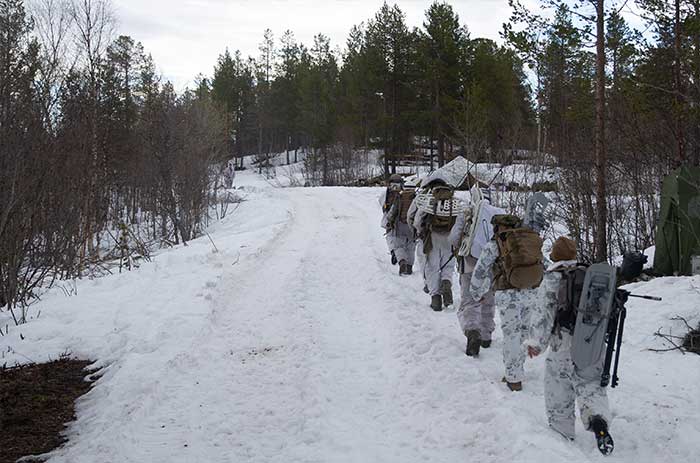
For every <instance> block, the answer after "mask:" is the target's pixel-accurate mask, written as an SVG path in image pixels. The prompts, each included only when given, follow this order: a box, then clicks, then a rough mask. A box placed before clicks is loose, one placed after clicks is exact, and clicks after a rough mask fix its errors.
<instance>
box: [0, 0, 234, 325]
mask: <svg viewBox="0 0 700 463" xmlns="http://www.w3.org/2000/svg"><path fill="white" fill-rule="evenodd" d="M28 10H30V11H31V12H30V11H28ZM112 29H113V20H112V15H111V11H110V3H109V1H108V0H72V1H70V2H66V1H61V0H37V1H36V2H34V3H32V4H31V5H25V2H23V1H21V0H0V185H1V187H0V306H3V305H5V304H7V305H8V308H9V309H10V310H12V311H13V315H14V316H15V321H16V322H17V323H21V322H22V321H23V319H24V317H25V316H26V310H25V306H26V304H27V303H28V301H30V300H31V299H33V298H34V297H35V296H37V295H38V290H39V288H40V287H42V286H45V285H46V284H48V282H50V281H53V280H54V279H65V278H75V277H80V276H84V275H86V273H88V272H91V271H93V270H95V269H99V268H100V266H101V262H103V261H104V260H105V259H110V258H114V257H119V256H120V255H121V257H123V255H124V252H125V248H128V247H130V246H131V247H138V248H139V254H142V255H147V253H148V249H149V248H150V247H151V246H158V245H162V244H163V243H179V242H186V241H188V240H190V239H191V238H193V237H194V236H196V235H197V234H198V233H199V232H200V231H201V230H202V228H203V226H204V225H205V222H206V219H207V213H208V204H209V202H210V197H209V196H210V191H211V189H212V188H211V186H212V182H215V181H216V178H217V177H216V175H213V174H214V173H213V172H212V171H211V168H210V166H211V165H212V163H213V162H214V161H217V160H220V159H221V157H222V156H224V155H226V130H225V127H226V125H225V123H226V121H225V119H224V117H223V115H221V113H220V112H218V111H217V110H215V109H214V105H213V103H212V102H211V101H210V100H209V99H208V97H206V96H203V95H198V94H196V93H193V92H185V93H183V94H181V95H177V94H176V93H175V91H174V90H173V86H172V85H171V84H170V83H167V82H166V83H162V82H161V79H160V77H159V76H158V75H157V73H156V71H155V66H154V63H153V60H152V59H151V57H150V56H149V55H148V54H147V53H146V52H145V51H144V50H143V47H142V46H141V45H140V44H139V43H137V42H135V41H134V40H133V39H131V38H130V37H126V36H119V37H117V38H116V39H114V33H113V30H112ZM103 268H104V267H103Z"/></svg>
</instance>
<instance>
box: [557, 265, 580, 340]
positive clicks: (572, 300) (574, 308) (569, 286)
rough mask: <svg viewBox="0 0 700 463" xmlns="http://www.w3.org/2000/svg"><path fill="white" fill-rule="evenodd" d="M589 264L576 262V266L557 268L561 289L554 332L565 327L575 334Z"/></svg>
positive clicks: (558, 292)
mask: <svg viewBox="0 0 700 463" xmlns="http://www.w3.org/2000/svg"><path fill="white" fill-rule="evenodd" d="M587 269H588V267H587V266H585V265H582V264H576V266H575V267H569V268H562V269H557V270H555V272H557V273H560V274H561V280H560V281H559V289H558V290H557V313H556V316H555V318H554V327H553V328H552V333H555V332H557V330H559V329H561V328H563V329H565V330H567V331H568V332H569V333H571V334H574V329H575V327H576V317H578V306H579V303H580V302H581V293H582V292H583V283H584V281H585V280H586V270H587Z"/></svg>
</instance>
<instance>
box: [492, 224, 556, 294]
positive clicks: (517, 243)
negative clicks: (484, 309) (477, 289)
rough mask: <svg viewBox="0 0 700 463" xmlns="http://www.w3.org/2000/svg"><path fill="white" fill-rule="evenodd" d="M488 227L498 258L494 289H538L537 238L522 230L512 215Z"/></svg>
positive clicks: (539, 247)
mask: <svg viewBox="0 0 700 463" xmlns="http://www.w3.org/2000/svg"><path fill="white" fill-rule="evenodd" d="M491 223H492V224H493V226H494V239H495V240H496V243H497V244H498V250H499V254H500V255H499V257H498V260H497V261H496V264H495V267H496V268H494V274H495V277H496V285H495V289H497V290H504V289H531V288H536V287H538V286H539V285H540V283H541V282H542V278H543V277H544V264H543V262H544V256H543V255H542V244H543V242H542V238H540V235H539V234H537V232H535V231H533V230H531V229H529V228H525V227H523V226H522V221H521V220H520V218H518V217H516V216H514V215H507V214H506V215H496V216H494V217H493V219H492V221H491Z"/></svg>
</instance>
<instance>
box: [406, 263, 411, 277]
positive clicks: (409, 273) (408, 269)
mask: <svg viewBox="0 0 700 463" xmlns="http://www.w3.org/2000/svg"><path fill="white" fill-rule="evenodd" d="M406 275H413V265H408V264H406Z"/></svg>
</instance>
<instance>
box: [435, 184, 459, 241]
mask: <svg viewBox="0 0 700 463" xmlns="http://www.w3.org/2000/svg"><path fill="white" fill-rule="evenodd" d="M431 194H432V196H433V197H434V198H435V202H434V210H433V213H432V214H431V215H430V231H433V232H436V233H449V232H450V230H452V227H453V226H454V224H455V221H456V219H457V216H456V212H457V211H456V210H452V208H453V205H454V201H453V199H454V191H453V190H452V189H451V188H446V187H436V188H433V190H432V192H431ZM438 208H443V209H445V208H447V209H448V211H447V214H438ZM443 212H445V211H443Z"/></svg>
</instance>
